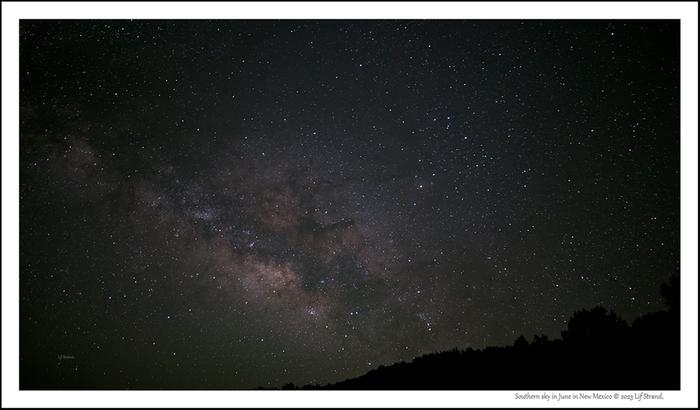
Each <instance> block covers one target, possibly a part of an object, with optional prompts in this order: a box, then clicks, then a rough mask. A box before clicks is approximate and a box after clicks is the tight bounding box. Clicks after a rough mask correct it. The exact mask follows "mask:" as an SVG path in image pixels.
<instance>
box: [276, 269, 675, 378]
mask: <svg viewBox="0 0 700 410" xmlns="http://www.w3.org/2000/svg"><path fill="white" fill-rule="evenodd" d="M679 284H680V281H679V279H678V276H674V277H672V278H671V279H670V281H669V283H668V284H664V285H663V286H662V287H661V294H662V296H663V298H664V300H665V301H666V305H667V306H668V309H667V310H664V311H660V312H653V313H648V314H646V315H643V316H641V317H638V318H636V319H635V320H634V321H633V323H632V326H630V325H628V324H627V322H625V321H624V320H622V319H621V318H620V317H618V316H617V314H615V312H613V311H607V310H606V309H605V308H603V307H600V306H598V307H594V308H592V309H590V310H587V309H583V310H580V311H577V312H575V313H574V314H573V315H572V317H571V318H570V319H569V321H568V323H567V326H566V329H564V330H563V331H562V332H561V339H554V340H550V339H549V338H548V337H547V336H546V335H540V336H537V335H535V336H534V337H533V341H532V343H528V341H527V339H525V337H524V336H520V337H518V338H517V339H516V340H515V341H514V343H513V345H511V346H503V347H487V348H484V349H481V350H475V349H472V348H468V349H466V350H459V349H457V348H454V349H451V350H448V351H444V352H439V353H431V354H427V355H423V356H420V357H417V358H415V359H414V360H413V361H411V362H408V363H407V362H400V363H396V364H393V365H390V366H384V365H381V366H379V367H378V368H377V369H374V370H371V371H369V372H368V373H366V374H365V375H363V376H360V377H357V378H353V379H348V380H345V381H342V382H339V383H335V384H329V385H325V386H319V385H317V384H316V385H307V386H303V387H302V388H304V389H326V390H347V389H350V390H373V389H382V390H406V389H421V390H470V389H471V390H487V389H499V390H534V389H559V390H576V389H582V390H596V389H619V390H677V389H679V388H680V319H679V318H680V309H679V300H680V296H679V295H680V291H679ZM282 388H283V389H294V388H296V386H294V385H293V384H291V383H289V384H286V385H284V386H283V387H282Z"/></svg>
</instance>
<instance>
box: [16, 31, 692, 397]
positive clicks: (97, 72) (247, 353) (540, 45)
mask: <svg viewBox="0 0 700 410" xmlns="http://www.w3.org/2000/svg"><path fill="white" fill-rule="evenodd" d="M20 36H21V37H20V38H21V40H20V41H21V42H20V46H21V49H20V60H21V64H20V87H21V91H20V106H21V115H20V117H21V118H20V120H21V129H20V130H21V134H20V160H21V163H20V224H21V226H20V228H21V235H20V267H21V271H20V297H21V306H20V326H21V328H20V337H21V351H20V360H21V365H20V366H21V369H22V371H23V372H24V373H23V374H24V375H28V376H27V377H31V380H32V382H33V383H35V384H36V385H37V386H49V387H53V388H65V387H75V386H78V387H79V388H107V389H109V388H117V389H121V388H188V389H191V388H217V389H218V388H224V389H241V388H243V389H251V388H256V387H279V386H281V385H283V384H285V383H287V382H293V383H295V384H297V385H303V384H306V383H321V384H324V383H330V382H335V381H340V380H343V379H346V378H348V377H355V376H359V375H361V374H363V373H365V372H367V371H368V370H371V369H373V368H376V367H377V366H379V365H389V364H392V363H394V362H397V361H400V360H410V359H412V358H414V357H416V356H418V355H421V354H424V353H431V352H435V351H440V350H446V349H452V348H454V347H459V348H466V347H474V348H481V347H485V346H494V345H504V344H509V343H512V341H513V340H514V339H516V338H517V337H518V336H519V335H521V334H524V335H526V336H529V337H531V336H532V335H533V334H546V335H549V336H550V337H557V336H558V335H559V332H560V330H561V329H563V328H564V327H565V326H566V321H567V320H568V318H569V317H570V316H571V314H572V313H573V312H574V311H576V310H578V309H582V308H589V307H592V306H596V305H601V306H604V307H606V308H607V309H612V310H614V311H615V312H617V313H618V314H620V315H621V316H622V317H623V318H626V319H633V318H635V317H637V316H639V315H641V314H643V313H646V312H650V311H656V310H659V309H661V308H662V306H663V303H662V300H661V297H660V296H659V292H658V289H659V285H660V284H661V283H662V282H664V281H665V280H667V278H668V277H669V275H671V274H673V273H675V272H677V270H678V269H679V225H680V224H679V211H680V206H679V204H680V203H679V200H680V177H679V162H680V161H679V158H680V139H679V135H680V132H679V92H680V90H679V56H680V54H679V44H678V38H679V25H678V22H671V21H633V20H629V21H615V22H614V21H536V20H528V21H450V20H445V21H407V20H393V21H390V20H385V21H359V20H354V21H351V20H348V21H340V20H328V21H294V20H287V21H224V20H214V21H186V20H180V21H175V20H173V21H138V20H135V21H127V20H112V21H95V20H84V21H78V20H75V21H70V20H65V21H40V20H24V21H22V23H21V27H20ZM60 355H69V356H72V357H73V358H72V359H60V360H57V359H56V358H57V357H59V356H60Z"/></svg>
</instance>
